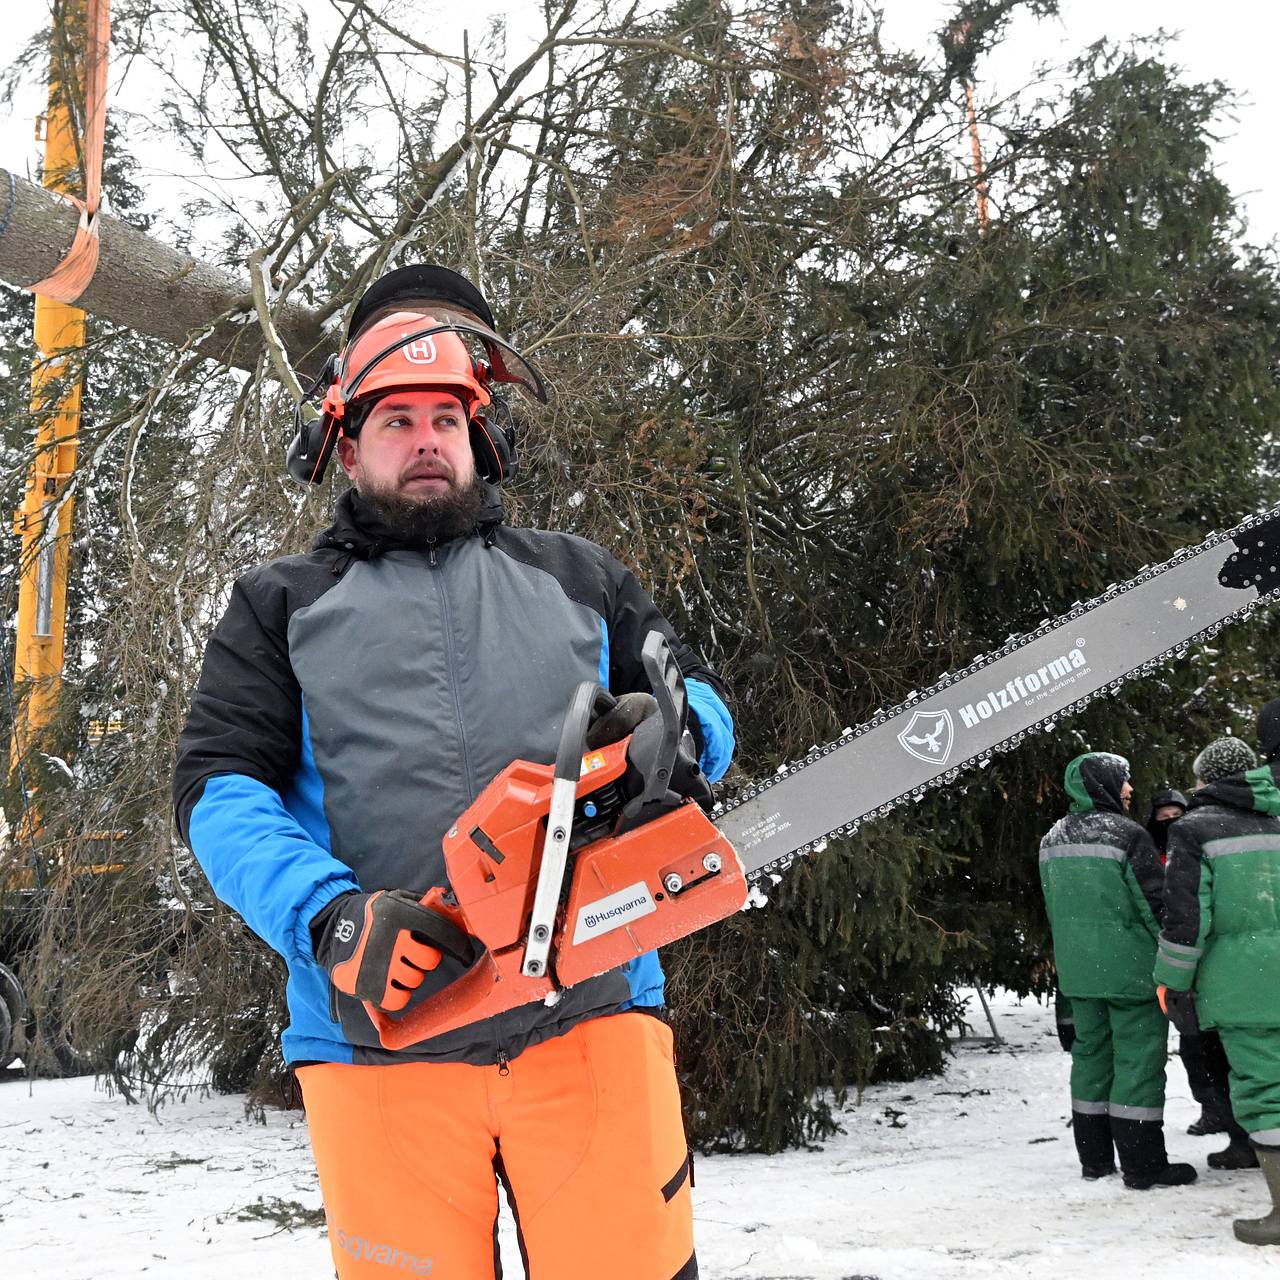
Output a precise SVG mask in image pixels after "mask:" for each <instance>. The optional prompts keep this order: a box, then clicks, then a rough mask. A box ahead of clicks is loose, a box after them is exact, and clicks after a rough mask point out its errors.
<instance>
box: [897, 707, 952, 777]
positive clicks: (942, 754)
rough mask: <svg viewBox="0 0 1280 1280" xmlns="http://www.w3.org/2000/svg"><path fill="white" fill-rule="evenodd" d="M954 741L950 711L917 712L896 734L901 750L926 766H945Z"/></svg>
mask: <svg viewBox="0 0 1280 1280" xmlns="http://www.w3.org/2000/svg"><path fill="white" fill-rule="evenodd" d="M954 739H955V733H954V732H953V730H952V725H951V712H950V711H917V712H915V714H914V715H912V717H911V720H910V722H909V723H908V724H907V727H906V728H905V729H903V730H902V732H901V733H899V734H898V741H899V742H900V743H901V744H902V749H903V750H904V751H906V752H907V753H908V754H910V755H913V756H915V758H916V759H917V760H923V761H925V763H926V764H946V763H947V757H948V756H949V755H950V754H951V743H952V742H953V741H954Z"/></svg>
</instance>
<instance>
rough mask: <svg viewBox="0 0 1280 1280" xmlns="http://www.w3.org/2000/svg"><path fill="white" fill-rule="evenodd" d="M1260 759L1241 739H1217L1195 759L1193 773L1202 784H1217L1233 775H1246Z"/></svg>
mask: <svg viewBox="0 0 1280 1280" xmlns="http://www.w3.org/2000/svg"><path fill="white" fill-rule="evenodd" d="M1257 763H1258V757H1257V756H1255V755H1254V754H1253V751H1252V750H1251V749H1250V748H1249V747H1248V746H1246V745H1245V744H1244V743H1243V742H1241V741H1240V739H1239V738H1217V739H1215V740H1214V741H1213V742H1211V743H1209V745H1208V746H1207V747H1205V749H1204V750H1203V751H1202V752H1201V753H1200V754H1199V755H1198V756H1196V758H1195V763H1194V764H1192V766H1191V768H1192V771H1193V772H1194V773H1195V775H1196V777H1197V778H1199V779H1200V781H1201V782H1217V781H1218V779H1219V778H1225V777H1227V776H1229V775H1230V774H1233V773H1244V771H1245V770H1246V769H1252V768H1254V766H1256V765H1257Z"/></svg>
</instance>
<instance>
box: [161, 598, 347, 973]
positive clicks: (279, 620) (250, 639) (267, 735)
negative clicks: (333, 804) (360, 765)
mask: <svg viewBox="0 0 1280 1280" xmlns="http://www.w3.org/2000/svg"><path fill="white" fill-rule="evenodd" d="M284 613H285V607H284V601H283V598H282V597H281V595H280V593H279V592H278V591H276V590H274V589H272V587H271V586H270V585H269V584H267V583H264V581H263V579H262V577H261V576H260V575H258V574H249V575H246V577H244V578H242V579H241V580H240V581H239V582H238V583H237V584H236V586H235V588H234V590H233V591H232V594H231V600H230V602H229V603H228V605H227V611H226V613H225V614H224V615H223V617H222V619H221V621H220V622H219V623H218V625H217V627H216V628H215V629H214V632H213V635H212V636H211V637H210V640H209V645H208V648H207V649H206V651H205V659H204V666H203V668H202V670H201V673H200V681H199V684H198V685H197V687H196V693H195V697H194V699H193V700H192V704H191V711H190V713H189V714H188V716H187V723H186V726H185V727H184V728H183V731H182V735H181V737H180V738H179V740H178V759H177V763H176V766H175V769H174V782H173V790H174V806H175V811H176V816H177V821H178V829H179V831H180V832H181V833H182V836H183V838H184V839H185V840H186V841H187V843H188V845H190V847H191V851H192V852H193V853H194V854H195V855H196V859H197V861H198V862H199V863H200V866H201V867H202V868H203V869H204V872H205V875H207V876H208V877H209V882H210V884H211V885H212V886H213V891H214V892H215V893H216V894H217V895H218V897H219V898H220V899H221V900H222V901H223V902H225V903H226V904H227V905H228V906H230V907H232V908H234V909H235V910H236V911H237V912H239V913H240V915H241V916H243V917H244V919H245V922H246V923H247V924H248V925H249V927H250V928H251V929H252V930H253V931H254V932H255V933H256V934H257V935H258V936H259V937H260V938H262V939H263V941H265V942H266V943H268V945H270V946H271V947H273V948H274V949H275V950H276V951H278V952H279V953H280V954H281V955H282V956H284V957H285V959H287V960H289V961H291V962H292V961H298V960H304V961H307V962H309V963H314V961H313V959H312V953H311V940H310V936H309V933H308V929H307V926H308V925H309V923H310V921H311V917H312V916H314V915H315V914H316V912H317V911H319V910H320V908H321V907H322V906H324V905H325V903H326V902H329V901H331V900H332V899H333V898H335V897H337V896H338V894H340V893H345V892H347V890H349V889H358V888H359V884H358V883H357V881H356V878H355V876H354V874H353V873H352V871H351V869H350V868H349V867H347V866H346V865H345V864H344V863H342V862H340V861H339V860H338V859H337V858H335V857H334V856H333V854H332V853H331V852H330V851H329V849H328V847H327V840H325V839H323V838H320V839H318V838H317V835H316V833H313V832H309V831H308V830H307V829H305V828H304V827H303V826H302V825H301V824H300V823H299V822H298V820H297V819H296V818H295V817H294V816H293V815H292V814H291V813H290V812H289V810H288V809H287V808H286V807H285V804H284V800H283V799H282V796H283V795H284V794H285V793H286V792H287V791H288V789H289V788H290V786H291V785H292V783H293V781H294V779H295V776H296V774H297V771H298V766H299V762H300V760H301V758H302V748H303V743H302V734H303V732H304V730H303V716H302V692H301V690H300V689H299V687H298V683H297V680H296V678H295V677H294V674H293V668H292V666H291V664H290V662H289V658H288V641H287V635H286V624H285V620H284Z"/></svg>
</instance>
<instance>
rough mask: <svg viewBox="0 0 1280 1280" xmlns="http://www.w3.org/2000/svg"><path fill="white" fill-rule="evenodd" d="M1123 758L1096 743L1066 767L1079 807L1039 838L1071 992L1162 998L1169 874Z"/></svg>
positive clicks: (1056, 945)
mask: <svg viewBox="0 0 1280 1280" xmlns="http://www.w3.org/2000/svg"><path fill="white" fill-rule="evenodd" d="M1128 778H1129V762H1128V761H1127V760H1125V759H1124V758H1123V757H1122V756H1117V755H1111V754H1110V753H1108V752H1101V751H1091V752H1088V753H1087V754H1085V755H1082V756H1077V757H1076V758H1075V759H1074V760H1072V761H1071V763H1070V764H1069V765H1068V766H1067V771H1066V777H1065V780H1064V781H1065V786H1066V789H1067V794H1068V795H1069V796H1070V797H1071V807H1070V811H1069V812H1068V813H1067V815H1066V816H1065V817H1063V818H1060V819H1059V820H1058V821H1057V822H1056V823H1054V825H1053V827H1052V828H1051V829H1050V831H1049V833H1048V835H1046V836H1045V838H1044V839H1043V840H1041V842H1040V884H1041V887H1042V888H1043V889H1044V902H1045V908H1046V910H1047V911H1048V914H1049V926H1050V928H1051V929H1052V930H1053V951H1054V959H1055V962H1056V964H1057V967H1058V986H1059V988H1060V990H1061V991H1062V993H1063V994H1064V995H1066V996H1088V997H1092V998H1095V999H1104V1000H1140V999H1143V998H1145V997H1151V998H1152V999H1154V998H1155V983H1154V982H1153V981H1152V978H1151V968H1152V964H1153V962H1154V960H1155V953H1156V943H1155V939H1156V933H1157V931H1158V924H1157V921H1158V920H1159V918H1160V909H1161V903H1160V894H1161V888H1162V880H1163V872H1162V869H1161V866H1160V855H1159V854H1158V853H1157V852H1156V847H1155V845H1154V843H1153V842H1152V840H1151V836H1150V835H1149V834H1148V833H1147V831H1146V830H1145V829H1144V828H1143V827H1141V826H1139V825H1138V823H1136V822H1134V821H1132V820H1131V819H1130V818H1127V817H1125V815H1124V805H1123V802H1122V800H1121V791H1122V789H1123V787H1124V784H1125V783H1126V782H1127V781H1128Z"/></svg>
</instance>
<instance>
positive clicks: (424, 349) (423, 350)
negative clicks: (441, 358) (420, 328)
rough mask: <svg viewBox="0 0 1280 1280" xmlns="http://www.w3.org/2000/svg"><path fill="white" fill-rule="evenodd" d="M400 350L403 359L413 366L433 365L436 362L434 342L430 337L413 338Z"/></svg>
mask: <svg viewBox="0 0 1280 1280" xmlns="http://www.w3.org/2000/svg"><path fill="white" fill-rule="evenodd" d="M401 350H402V351H403V352H404V358H405V359H406V360H409V361H412V362H413V363H414V364H435V362H436V340H435V339H434V338H432V337H426V338H414V340H413V341H412V342H406V343H405V344H404V346H403V347H401Z"/></svg>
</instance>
